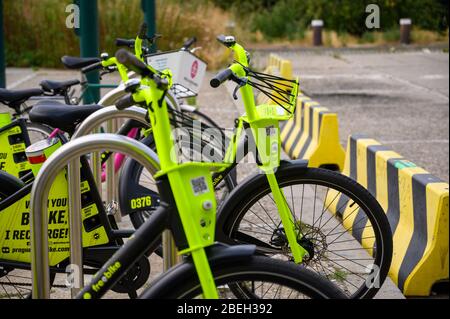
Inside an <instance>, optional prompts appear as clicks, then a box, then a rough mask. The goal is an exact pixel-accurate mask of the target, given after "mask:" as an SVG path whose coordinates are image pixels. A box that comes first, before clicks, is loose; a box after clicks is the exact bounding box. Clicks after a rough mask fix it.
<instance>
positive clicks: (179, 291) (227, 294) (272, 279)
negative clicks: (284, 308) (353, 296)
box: [140, 256, 346, 299]
mask: <svg viewBox="0 0 450 319" xmlns="http://www.w3.org/2000/svg"><path fill="white" fill-rule="evenodd" d="M233 261H234V262H224V263H220V264H215V265H214V264H213V265H211V271H212V273H213V276H214V281H215V283H216V286H217V287H218V291H219V298H221V299H230V298H239V299H345V298H346V296H345V294H344V293H343V292H342V291H341V290H340V289H339V288H337V286H336V285H334V284H333V283H331V282H330V281H328V280H326V279H325V278H323V277H321V276H319V275H318V274H316V273H314V272H311V271H309V270H307V269H306V268H303V267H297V266H296V265H294V264H292V263H287V262H285V261H281V260H277V259H273V258H267V257H263V256H250V257H248V258H245V259H244V260H240V261H239V262H235V260H233ZM201 295H202V290H201V287H200V283H199V280H198V276H197V273H196V271H195V267H194V265H193V264H192V263H187V262H185V263H182V264H180V265H178V266H176V267H174V268H172V269H171V270H169V271H168V272H167V273H165V274H163V275H162V276H161V277H160V278H159V279H157V280H156V281H155V282H153V283H152V285H151V286H150V287H149V288H148V289H147V290H146V291H145V292H144V293H143V294H142V295H141V296H140V298H141V299H154V298H156V299H193V298H197V297H200V296H201Z"/></svg>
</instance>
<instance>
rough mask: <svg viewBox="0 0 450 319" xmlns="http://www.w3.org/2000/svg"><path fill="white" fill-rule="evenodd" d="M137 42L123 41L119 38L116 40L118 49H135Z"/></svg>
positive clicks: (131, 40)
mask: <svg viewBox="0 0 450 319" xmlns="http://www.w3.org/2000/svg"><path fill="white" fill-rule="evenodd" d="M135 42H136V40H134V39H130V40H128V39H121V38H117V39H116V46H118V47H127V48H130V49H132V48H134V44H135Z"/></svg>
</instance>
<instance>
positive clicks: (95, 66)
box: [81, 61, 103, 73]
mask: <svg viewBox="0 0 450 319" xmlns="http://www.w3.org/2000/svg"><path fill="white" fill-rule="evenodd" d="M101 68H103V64H102V61H100V62H97V63H94V64H91V65H88V66H87V67H84V68H82V69H81V72H82V73H89V72H91V71H94V70H98V69H101Z"/></svg>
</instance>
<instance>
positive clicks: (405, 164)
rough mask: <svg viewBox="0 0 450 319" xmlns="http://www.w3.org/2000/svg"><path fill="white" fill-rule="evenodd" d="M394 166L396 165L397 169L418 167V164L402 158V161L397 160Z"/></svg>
mask: <svg viewBox="0 0 450 319" xmlns="http://www.w3.org/2000/svg"><path fill="white" fill-rule="evenodd" d="M394 166H395V167H396V168H397V169H404V168H411V167H417V165H416V164H414V163H412V162H410V161H407V160H400V161H397V162H395V164H394Z"/></svg>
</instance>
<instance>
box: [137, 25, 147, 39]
mask: <svg viewBox="0 0 450 319" xmlns="http://www.w3.org/2000/svg"><path fill="white" fill-rule="evenodd" d="M147 29H148V26H147V23H146V22H144V23H142V24H141V28H140V29H139V34H138V37H139V39H142V40H143V39H145V38H146V37H147Z"/></svg>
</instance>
